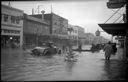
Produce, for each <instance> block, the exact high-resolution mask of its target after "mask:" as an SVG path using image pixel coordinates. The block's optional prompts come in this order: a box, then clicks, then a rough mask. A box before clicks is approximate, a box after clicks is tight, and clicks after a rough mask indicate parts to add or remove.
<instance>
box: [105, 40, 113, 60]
mask: <svg viewBox="0 0 128 82" xmlns="http://www.w3.org/2000/svg"><path fill="white" fill-rule="evenodd" d="M104 52H105V59H106V60H109V59H110V57H111V54H112V45H111V42H110V41H109V42H108V43H107V44H106V45H105V46H104Z"/></svg>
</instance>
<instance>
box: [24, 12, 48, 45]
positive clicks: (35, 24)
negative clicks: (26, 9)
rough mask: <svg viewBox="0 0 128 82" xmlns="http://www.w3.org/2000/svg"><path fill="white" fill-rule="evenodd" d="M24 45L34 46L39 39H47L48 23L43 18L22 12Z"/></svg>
mask: <svg viewBox="0 0 128 82" xmlns="http://www.w3.org/2000/svg"><path fill="white" fill-rule="evenodd" d="M23 27H24V28H23V35H24V45H25V46H27V47H28V46H30V47H34V46H37V45H39V44H40V42H41V41H47V40H49V34H50V33H49V23H48V22H46V21H44V19H42V17H41V19H39V18H36V17H32V16H29V15H27V14H24V25H23Z"/></svg>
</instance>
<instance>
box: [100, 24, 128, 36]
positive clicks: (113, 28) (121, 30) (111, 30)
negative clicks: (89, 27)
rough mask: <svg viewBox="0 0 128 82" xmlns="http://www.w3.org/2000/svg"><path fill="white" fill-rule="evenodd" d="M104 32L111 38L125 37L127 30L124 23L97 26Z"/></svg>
mask: <svg viewBox="0 0 128 82" xmlns="http://www.w3.org/2000/svg"><path fill="white" fill-rule="evenodd" d="M98 25H99V26H100V27H101V28H102V29H103V30H104V31H105V32H107V33H108V34H112V35H113V36H125V35H126V31H127V30H128V28H127V27H126V23H108V24H98Z"/></svg>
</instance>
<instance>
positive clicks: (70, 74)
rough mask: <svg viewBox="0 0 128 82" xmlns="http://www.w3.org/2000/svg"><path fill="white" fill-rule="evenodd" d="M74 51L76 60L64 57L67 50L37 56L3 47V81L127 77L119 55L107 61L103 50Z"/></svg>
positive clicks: (118, 78)
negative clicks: (117, 57)
mask: <svg viewBox="0 0 128 82" xmlns="http://www.w3.org/2000/svg"><path fill="white" fill-rule="evenodd" d="M14 51H15V52H14ZM9 52H10V53H9ZM7 53H9V54H7ZM74 53H76V55H77V59H78V60H77V61H76V62H72V61H70V62H69V61H65V60H64V54H63V55H54V56H50V57H43V56H42V57H34V56H32V55H30V54H29V53H28V52H23V51H22V50H11V49H8V51H4V50H3V51H2V56H1V79H2V80H4V81H42V80H126V79H127V77H126V69H127V63H126V62H124V61H121V60H117V59H111V60H110V61H105V59H104V52H103V51H100V52H95V53H92V52H74Z"/></svg>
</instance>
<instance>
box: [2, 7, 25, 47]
mask: <svg viewBox="0 0 128 82" xmlns="http://www.w3.org/2000/svg"><path fill="white" fill-rule="evenodd" d="M22 17H23V11H22V10H19V9H16V8H13V7H10V6H6V5H1V44H2V46H8V47H10V46H11V44H12V43H16V44H17V45H18V46H22V44H23V19H22Z"/></svg>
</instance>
